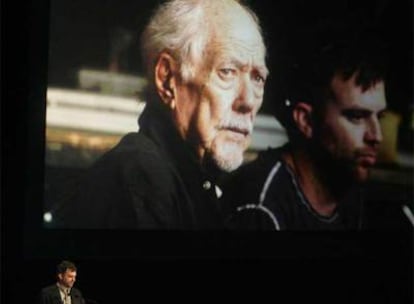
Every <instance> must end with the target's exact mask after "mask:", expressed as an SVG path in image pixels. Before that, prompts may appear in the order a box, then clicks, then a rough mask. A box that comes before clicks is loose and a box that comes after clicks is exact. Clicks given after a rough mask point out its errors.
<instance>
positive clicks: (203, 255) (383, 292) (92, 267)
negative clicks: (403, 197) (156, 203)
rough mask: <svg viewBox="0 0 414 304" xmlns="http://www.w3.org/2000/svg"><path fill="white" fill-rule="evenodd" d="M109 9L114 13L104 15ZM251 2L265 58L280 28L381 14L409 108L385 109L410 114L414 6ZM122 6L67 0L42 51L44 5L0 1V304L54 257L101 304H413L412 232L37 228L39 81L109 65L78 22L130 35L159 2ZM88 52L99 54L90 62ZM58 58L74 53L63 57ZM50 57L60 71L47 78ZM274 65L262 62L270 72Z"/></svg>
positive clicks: (34, 285)
mask: <svg viewBox="0 0 414 304" xmlns="http://www.w3.org/2000/svg"><path fill="white" fill-rule="evenodd" d="M65 2H66V1H65ZM115 2H116V3H119V4H118V5H115V6H114V3H115ZM250 2H251V4H252V6H253V8H254V9H255V10H256V12H257V13H258V15H259V17H260V18H261V19H262V26H263V28H264V29H265V33H264V34H265V37H266V40H267V42H268V45H269V53H270V54H272V52H273V51H275V52H276V49H277V38H279V37H280V38H283V35H285V34H284V33H285V32H284V29H286V27H289V26H290V27H292V28H294V27H295V26H297V24H298V23H306V22H310V21H312V18H315V16H317V15H325V14H328V13H332V12H337V13H338V12H340V11H342V10H347V9H349V10H361V11H365V12H367V14H368V15H369V14H373V12H374V11H375V10H378V11H382V12H383V14H382V26H383V29H384V39H387V40H388V41H389V42H390V43H391V45H392V52H393V54H394V55H395V57H394V62H395V65H394V66H395V67H396V68H395V70H394V71H393V73H394V74H393V75H395V76H394V77H395V79H396V80H395V82H394V83H395V86H396V91H400V90H401V91H408V92H410V94H409V96H408V98H409V100H408V101H407V99H406V98H407V97H403V98H398V99H396V101H395V102H394V103H393V104H392V107H393V108H395V109H396V110H398V111H402V112H404V111H408V110H407V109H409V108H410V106H412V105H413V104H412V100H413V99H412V83H413V81H412V63H413V62H412V59H413V52H412V38H413V35H412V29H413V24H412V1H410V0H401V1H385V0H384V1H331V2H329V1H326V2H325V1H298V0H296V1H283V2H278V3H274V2H273V1H250ZM275 2H276V1H275ZM68 3H69V1H68ZM120 3H122V1H111V0H106V1H71V2H70V3H69V4H67V6H66V9H63V6H62V11H60V15H59V16H60V17H59V18H65V14H71V13H74V12H77V13H78V16H79V20H78V22H76V23H72V24H69V27H67V28H62V29H60V31H61V32H62V37H66V36H68V35H69V37H72V39H70V41H71V43H70V44H67V45H66V44H65V42H61V43H60V44H56V45H54V46H53V45H52V46H51V45H50V42H49V33H50V32H49V22H50V21H51V18H50V16H49V7H50V3H49V2H47V1H34V0H32V1H28V2H26V3H24V4H23V3H16V2H13V1H10V0H7V1H2V8H3V9H2V37H3V38H4V39H2V42H3V44H2V67H5V69H2V76H3V77H2V87H3V90H2V102H1V105H2V116H1V117H2V177H1V180H2V186H1V189H2V191H1V192H2V201H1V208H2V209H1V227H2V229H1V230H2V246H1V248H2V268H1V276H2V278H1V296H2V303H33V302H34V299H35V297H36V295H37V294H38V292H39V291H40V289H41V288H42V287H44V286H46V285H48V284H51V283H53V282H54V281H55V280H54V270H55V265H56V264H57V263H58V262H60V261H61V260H62V259H70V260H72V261H74V262H75V263H76V264H77V265H78V266H79V270H78V281H77V284H76V286H77V287H78V288H79V289H80V290H81V291H82V292H83V294H84V296H85V297H86V298H88V299H92V300H95V301H96V302H98V303H100V304H105V303H106V304H109V303H130V302H138V301H147V300H146V298H150V299H151V301H153V302H155V301H156V300H158V299H163V300H165V299H168V300H170V301H177V300H178V301H182V300H191V301H193V302H198V301H199V300H200V299H205V300H207V301H215V302H216V301H220V300H224V299H225V298H227V299H228V301H231V302H235V300H234V296H236V297H237V296H242V297H243V298H244V300H245V301H246V300H247V301H248V299H250V301H253V302H254V303H257V302H263V301H264V298H266V299H270V300H271V301H276V300H278V299H280V298H286V296H287V297H288V299H289V301H286V302H291V303H294V302H296V299H297V298H305V299H307V300H309V301H310V300H320V299H322V298H323V299H329V301H330V302H331V303H337V302H345V303H355V302H357V301H363V302H365V303H412V300H413V289H412V286H413V238H412V237H413V235H412V231H405V232H403V231H376V232H363V233H334V234H333V233H281V234H268V233H249V234H245V233H219V232H199V233H189V232H185V233H184V232H183V233H178V232H134V231H79V230H78V231H67V230H47V229H45V228H43V226H42V203H43V194H44V193H43V180H44V163H43V160H44V146H45V137H44V130H45V110H46V105H45V104H44V100H45V94H46V87H47V84H48V83H47V82H48V79H49V81H50V83H53V84H67V85H69V86H70V84H71V81H73V78H71V76H70V73H69V74H68V73H65V72H64V71H67V70H68V69H70V68H71V67H76V66H81V65H82V64H83V60H89V62H90V63H91V64H92V65H93V66H102V65H105V64H107V63H108V62H107V58H108V57H107V55H108V53H107V50H106V49H107V48H108V44H107V43H108V42H105V41H107V40H105V39H103V38H102V37H99V36H98V35H92V36H89V37H90V38H89V39H87V37H86V36H83V35H82V34H85V33H83V30H82V26H83V25H84V24H85V23H86V22H96V23H95V24H96V25H95V26H93V27H92V28H95V29H99V28H100V27H101V26H102V27H106V28H109V27H111V26H115V25H119V26H122V27H124V28H136V27H138V28H139V26H142V24H143V22H144V19H145V18H143V19H136V18H135V14H134V13H135V12H139V13H140V14H142V16H145V15H146V14H148V13H149V12H150V11H151V9H152V7H153V6H154V5H155V4H156V3H157V1H152V2H151V3H152V4H151V5H142V1H132V2H131V1H125V5H121V4H120ZM108 13H111V14H109V15H108ZM104 15H105V16H110V17H107V18H106V19H105V18H103V17H102V16H104ZM94 18H95V19H94ZM55 21H56V22H57V21H58V20H55ZM69 29H70V30H71V31H69ZM99 32H100V31H99V30H97V33H99ZM74 33H76V35H75V34H74ZM71 35H73V36H71ZM91 46H94V48H95V49H96V50H99V51H96V53H88V52H87V49H88V47H91ZM63 49H64V50H65V51H66V52H67V54H74V53H76V55H73V56H64V54H65V53H64V52H62V50H63ZM127 57H128V58H131V59H130V65H129V68H128V69H131V70H132V71H139V70H140V67H139V64H138V63H136V62H134V58H135V57H134V56H127ZM49 60H50V63H51V64H53V65H54V66H59V68H58V69H56V70H54V71H48V61H49ZM278 60H279V59H269V62H268V63H269V65H270V68H272V66H277V64H279V61H278ZM4 70H5V71H7V72H6V73H4V72H3V71H4ZM278 77H281V75H277V73H276V72H275V75H274V76H273V78H271V79H270V80H269V84H268V87H267V91H268V92H269V93H266V94H267V97H266V98H267V99H268V100H272V98H274V94H277V90H276V89H275V90H272V89H269V88H273V87H272V84H274V83H276V82H277V80H278ZM262 111H263V112H266V111H268V108H267V107H266V106H265V107H264V108H263V109H262ZM408 142H409V141H408ZM193 294H194V295H193ZM144 299H145V300H144Z"/></svg>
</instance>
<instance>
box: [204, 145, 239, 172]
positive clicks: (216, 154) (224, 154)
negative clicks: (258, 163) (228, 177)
mask: <svg viewBox="0 0 414 304" xmlns="http://www.w3.org/2000/svg"><path fill="white" fill-rule="evenodd" d="M243 152H244V147H243V146H242V145H241V144H240V143H237V142H226V143H225V144H221V145H214V146H213V147H212V150H211V151H209V154H210V158H211V159H212V160H213V162H214V163H215V164H216V165H217V167H218V168H219V169H221V170H223V171H226V172H231V171H233V170H235V169H237V168H238V167H239V166H240V165H241V164H242V163H243Z"/></svg>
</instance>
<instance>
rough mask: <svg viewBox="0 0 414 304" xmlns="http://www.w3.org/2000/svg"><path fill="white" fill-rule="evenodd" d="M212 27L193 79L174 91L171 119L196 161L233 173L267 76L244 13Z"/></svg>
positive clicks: (260, 48) (258, 39)
mask: <svg viewBox="0 0 414 304" xmlns="http://www.w3.org/2000/svg"><path fill="white" fill-rule="evenodd" d="M227 21H228V22H229V23H228V24H230V26H228V27H225V28H220V26H216V29H215V31H213V34H212V35H213V38H212V40H211V43H210V44H209V46H208V48H207V54H206V56H205V58H203V59H202V61H201V62H199V66H198V69H196V70H197V72H196V74H197V75H196V77H195V79H194V80H191V81H190V82H187V83H186V82H182V83H179V84H178V86H177V87H178V88H177V104H176V109H175V112H174V119H175V121H176V124H177V126H178V128H179V130H180V133H181V134H182V136H183V137H184V138H185V139H186V140H188V141H189V142H191V144H193V146H195V147H196V149H197V153H198V155H199V156H200V159H202V160H203V159H209V160H213V162H214V163H215V164H216V165H217V166H218V167H219V168H220V169H222V170H225V171H231V170H234V169H236V168H237V167H238V166H239V165H240V164H241V163H242V161H243V152H244V151H245V150H246V148H247V147H248V145H249V143H250V137H251V134H252V130H253V120H254V117H255V115H256V113H257V111H258V109H259V107H260V106H261V104H262V100H263V91H264V84H265V80H266V77H267V69H266V66H265V49H264V46H263V42H262V38H261V35H260V33H259V32H258V31H257V30H256V28H255V27H254V24H253V22H252V21H251V20H250V19H249V18H248V17H247V16H245V15H241V16H236V17H235V16H229V18H228V20H227Z"/></svg>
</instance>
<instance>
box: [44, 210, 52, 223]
mask: <svg viewBox="0 0 414 304" xmlns="http://www.w3.org/2000/svg"><path fill="white" fill-rule="evenodd" d="M43 221H45V222H46V223H50V222H51V221H52V213H50V212H45V214H43Z"/></svg>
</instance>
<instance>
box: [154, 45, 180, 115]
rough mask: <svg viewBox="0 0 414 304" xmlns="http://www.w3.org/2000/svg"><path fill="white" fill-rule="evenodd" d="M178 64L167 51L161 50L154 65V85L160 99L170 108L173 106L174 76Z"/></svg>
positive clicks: (175, 75) (174, 100)
mask: <svg viewBox="0 0 414 304" xmlns="http://www.w3.org/2000/svg"><path fill="white" fill-rule="evenodd" d="M177 75H178V65H177V64H176V61H175V59H174V58H173V57H172V56H171V55H170V54H168V53H166V52H162V53H161V54H160V56H159V57H158V60H157V63H156V65H155V85H156V87H157V91H158V95H159V96H160V97H161V100H162V101H163V102H164V103H165V104H166V105H167V106H168V107H170V108H171V109H174V108H175V103H176V99H175V95H176V94H175V90H176V81H177V79H176V77H177Z"/></svg>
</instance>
